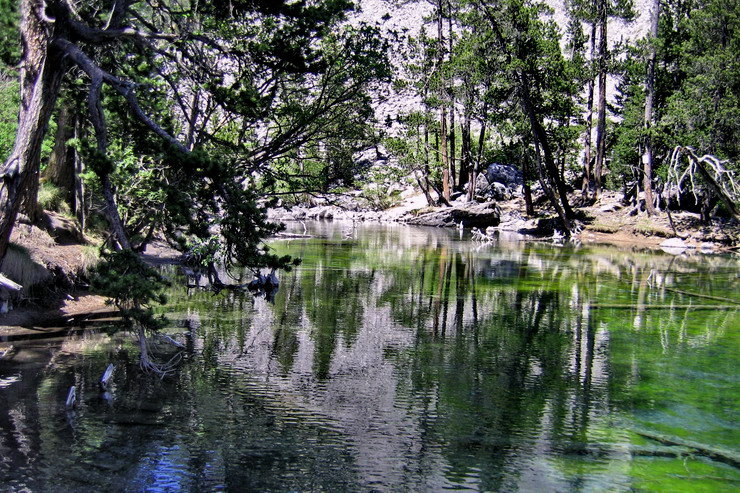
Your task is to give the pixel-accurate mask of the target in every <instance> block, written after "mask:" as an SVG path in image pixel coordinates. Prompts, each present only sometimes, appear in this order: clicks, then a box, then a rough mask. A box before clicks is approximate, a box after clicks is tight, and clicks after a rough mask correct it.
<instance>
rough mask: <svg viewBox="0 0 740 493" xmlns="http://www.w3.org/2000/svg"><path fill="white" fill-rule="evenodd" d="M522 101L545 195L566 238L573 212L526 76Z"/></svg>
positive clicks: (569, 231) (522, 76) (523, 75)
mask: <svg viewBox="0 0 740 493" xmlns="http://www.w3.org/2000/svg"><path fill="white" fill-rule="evenodd" d="M521 100H522V105H523V106H524V108H523V109H524V113H525V115H526V116H527V119H528V120H529V124H530V126H531V127H532V137H533V140H534V146H535V151H536V154H535V162H536V163H537V171H538V175H539V180H540V184H541V185H542V191H543V192H545V195H547V198H548V199H549V200H550V203H551V204H552V206H553V208H554V209H555V211H556V212H557V214H558V216H559V217H560V221H561V222H562V223H563V228H564V229H565V234H566V236H570V235H571V234H572V233H573V225H572V223H571V217H573V211H572V209H571V208H570V205H569V204H568V198H567V196H566V195H565V187H564V184H562V183H560V179H559V175H558V169H557V166H555V162H554V160H553V157H552V152H551V150H550V144H549V142H548V140H547V134H546V132H545V129H544V127H543V126H542V124H541V123H540V121H539V119H538V117H537V114H536V112H535V109H534V107H533V106H532V100H531V95H530V93H529V78H528V77H527V75H526V74H522V75H521ZM543 161H544V163H543Z"/></svg>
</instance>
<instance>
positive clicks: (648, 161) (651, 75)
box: [642, 0, 660, 216]
mask: <svg viewBox="0 0 740 493" xmlns="http://www.w3.org/2000/svg"><path fill="white" fill-rule="evenodd" d="M659 20H660V0H654V1H653V12H652V18H651V25H650V53H649V55H648V64H647V79H646V81H645V152H644V153H643V155H642V170H643V176H642V179H643V182H642V183H643V189H644V190H645V210H646V211H647V213H648V215H649V216H652V215H655V213H656V211H655V204H654V199H653V139H652V136H651V135H650V132H651V128H652V125H653V103H654V101H655V42H656V40H657V39H658V21H659Z"/></svg>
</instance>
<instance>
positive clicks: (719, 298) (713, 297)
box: [665, 287, 740, 305]
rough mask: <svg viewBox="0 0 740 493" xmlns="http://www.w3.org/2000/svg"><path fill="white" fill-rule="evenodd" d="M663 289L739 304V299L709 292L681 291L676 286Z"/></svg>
mask: <svg viewBox="0 0 740 493" xmlns="http://www.w3.org/2000/svg"><path fill="white" fill-rule="evenodd" d="M665 289H666V291H671V292H674V293H678V294H685V295H686V296H696V297H697V298H706V299H708V300H716V301H724V302H726V303H735V304H738V305H740V301H738V300H733V299H732V298H722V297H721V296H712V295H709V294H701V293H691V292H689V291H682V290H680V289H676V288H668V287H667V288H665Z"/></svg>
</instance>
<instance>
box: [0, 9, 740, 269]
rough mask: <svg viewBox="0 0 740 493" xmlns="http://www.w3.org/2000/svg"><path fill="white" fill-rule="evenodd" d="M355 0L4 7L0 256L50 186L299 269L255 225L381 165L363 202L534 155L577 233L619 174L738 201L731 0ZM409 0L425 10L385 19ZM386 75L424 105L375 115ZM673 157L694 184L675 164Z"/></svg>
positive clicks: (173, 236)
mask: <svg viewBox="0 0 740 493" xmlns="http://www.w3.org/2000/svg"><path fill="white" fill-rule="evenodd" d="M358 4H359V5H355V4H354V3H353V2H350V1H348V0H311V1H309V0H300V1H262V0H248V1H229V2H218V1H217V2H190V1H179V0H175V1H167V2H134V1H93V0H89V1H87V0H86V1H82V2H70V1H67V0H48V1H39V0H36V1H29V0H24V1H21V2H20V3H15V2H2V3H0V9H1V10H2V19H3V21H2V24H1V25H0V31H1V36H0V63H1V64H2V67H1V69H0V98H1V100H2V102H3V104H2V111H3V112H4V113H3V115H2V120H1V121H0V153H2V156H3V158H4V164H3V167H2V170H1V171H0V173H1V174H2V177H3V180H2V184H1V186H0V214H1V215H0V257H2V256H4V254H5V251H6V249H7V246H8V242H9V238H10V234H11V231H12V228H13V226H14V224H15V222H16V219H17V217H18V214H19V213H20V212H22V213H23V214H24V216H26V217H28V218H29V220H30V221H31V222H33V221H36V220H38V218H39V217H40V215H41V210H42V208H43V207H45V206H46V205H47V204H46V203H44V204H41V205H40V204H39V192H40V191H41V192H43V194H42V195H44V197H47V196H48V193H46V192H47V191H48V189H53V190H54V191H55V193H56V194H57V195H56V196H57V197H58V200H57V202H61V203H64V204H67V205H66V206H67V207H68V209H69V210H70V212H71V213H72V214H74V215H75V216H76V218H77V221H78V222H79V224H80V226H81V227H82V228H93V229H94V228H97V229H98V230H100V231H101V232H102V233H103V234H104V236H105V237H106V238H108V244H109V245H110V246H111V247H113V248H114V249H123V250H127V249H133V250H141V249H142V248H143V247H144V246H145V245H146V244H147V242H149V241H150V240H151V238H152V237H153V236H154V235H155V234H156V233H158V232H164V233H165V235H166V236H167V237H168V239H169V240H171V241H173V242H177V243H179V245H180V247H181V248H182V249H187V248H190V249H191V250H192V249H193V248H194V247H198V246H199V247H200V248H201V249H202V248H203V245H212V248H214V249H216V250H218V252H219V254H220V255H221V256H222V258H223V260H224V261H225V262H226V263H228V264H230V263H235V264H240V265H244V266H247V267H254V268H257V267H260V266H269V267H274V268H280V267H288V266H289V263H290V259H285V258H282V259H281V258H277V257H274V256H272V255H270V253H269V249H266V247H265V246H264V244H263V243H262V240H263V239H264V238H265V237H267V236H269V235H271V234H273V233H275V232H276V231H278V229H279V228H280V226H279V225H276V224H271V223H269V222H268V221H267V220H266V215H265V208H266V207H268V206H269V205H271V204H273V203H275V201H276V200H278V199H281V200H283V202H285V203H288V204H290V203H295V202H298V201H302V200H304V201H305V200H310V198H311V197H312V196H314V195H317V194H318V195H326V194H330V193H341V192H343V191H347V190H353V189H355V188H361V187H362V185H363V183H368V182H372V181H376V182H378V184H379V185H380V186H376V187H374V188H373V189H372V190H374V192H373V193H374V194H376V196H375V197H374V198H373V199H372V200H369V201H370V202H373V203H375V204H381V205H382V204H386V205H387V204H389V203H391V202H392V200H390V198H389V197H383V196H382V195H383V194H384V193H390V192H389V191H390V190H391V189H393V186H392V185H393V184H394V183H397V182H399V181H401V182H403V183H408V182H409V181H411V182H413V184H414V185H415V186H416V187H417V188H418V189H419V190H420V191H421V192H423V193H424V195H425V196H426V199H427V202H428V203H429V205H440V204H441V205H444V204H450V202H451V200H452V199H453V198H454V197H459V196H461V195H462V196H465V197H466V198H467V200H470V201H472V200H475V196H474V195H475V183H476V182H477V179H478V176H479V175H480V173H482V172H483V171H484V168H485V167H486V166H487V165H488V164H489V163H490V162H494V161H498V162H505V163H510V164H512V165H514V166H515V167H517V168H519V170H520V171H521V172H522V173H523V175H524V177H525V184H524V193H525V196H526V197H525V198H526V199H527V204H528V206H527V213H529V214H532V213H533V212H534V211H533V206H532V197H531V195H532V194H533V193H539V194H541V196H542V197H544V199H545V200H546V202H547V203H548V204H549V206H550V207H551V208H552V209H551V210H552V211H554V213H555V214H556V215H557V217H558V218H559V221H560V224H561V227H562V229H563V231H564V232H565V233H566V234H570V233H571V232H573V231H574V230H576V229H577V221H578V214H577V211H576V210H575V208H574V201H575V202H576V203H578V204H581V203H592V202H593V201H595V200H598V198H599V194H600V193H601V192H602V190H604V189H619V190H622V191H624V192H625V194H626V195H630V194H631V195H632V196H633V197H634V200H635V201H636V202H638V207H639V208H640V209H641V210H644V211H645V212H647V213H648V214H655V213H656V208H658V209H660V208H661V207H666V206H668V205H670V204H667V203H661V202H665V201H666V200H667V199H666V198H665V197H666V196H667V195H665V194H664V193H663V192H664V191H665V189H666V187H668V186H673V187H678V188H679V189H681V188H682V187H685V188H691V187H693V188H694V189H700V190H699V191H700V192H701V193H699V194H697V193H696V190H694V192H695V193H694V197H695V202H696V204H695V206H696V207H702V212H703V216H704V218H705V219H707V220H709V218H710V216H711V214H712V211H713V210H714V211H716V210H717V209H713V208H714V207H715V204H716V203H718V202H719V203H723V204H725V205H724V206H721V207H724V210H725V213H726V212H727V210H729V212H730V214H734V213H736V209H735V208H733V206H732V204H733V203H734V202H735V201H736V200H737V190H736V189H734V188H733V186H734V181H732V180H733V179H734V176H735V173H736V172H737V163H738V153H739V152H740V149H739V148H738V143H737V138H736V136H737V135H738V130H739V129H738V126H739V125H740V123H738V122H740V110H739V109H738V108H739V107H740V106H739V104H738V103H739V101H738V98H739V97H740V96H739V95H740V67H739V66H738V64H739V63H740V62H739V60H740V56H738V55H739V54H740V53H739V51H740V47H739V41H738V34H737V30H738V19H739V15H738V6H737V3H736V2H731V1H729V0H691V1H680V2H679V1H674V0H666V1H663V2H660V1H657V0H655V1H645V2H642V4H641V5H642V6H645V5H647V6H649V10H650V14H649V17H650V27H649V29H647V30H646V31H645V33H644V36H643V37H642V38H641V39H638V40H634V41H630V42H617V39H616V34H612V30H613V29H614V26H616V25H620V24H622V25H623V24H629V23H631V22H635V19H636V18H637V14H638V12H636V8H635V5H634V4H633V3H632V2H631V1H629V0H598V1H594V2H584V1H581V0H569V1H567V2H565V14H566V16H565V17H566V18H567V25H558V24H556V23H555V21H554V16H553V7H554V6H550V5H548V3H547V2H537V1H532V0H496V1H485V2H484V1H479V0H417V1H408V0H405V1H400V0H399V1H388V2H386V3H385V4H384V5H385V6H386V7H387V12H386V11H384V12H383V13H382V15H381V13H380V12H377V14H378V15H377V16H376V17H377V19H375V21H376V22H375V23H373V22H371V23H362V22H359V21H358V20H357V19H358V18H357V16H356V15H355V12H356V11H357V9H358V8H361V7H362V2H358ZM398 8H410V9H414V8H422V9H423V10H424V11H425V12H427V14H428V15H426V16H425V17H424V18H423V20H421V25H420V26H416V27H418V28H419V29H416V30H411V31H408V30H400V31H388V30H383V29H381V25H382V23H383V22H384V21H386V20H388V19H389V18H390V17H392V15H393V12H396V11H397V9H398ZM559 8H560V7H559ZM365 17H366V18H367V15H366V16H365ZM608 81H612V82H615V83H616V96H614V97H612V96H609V97H607V86H608V85H609V83H611V82H608ZM389 93H392V94H394V95H395V96H396V97H398V98H401V99H404V98H405V99H406V100H407V101H411V102H413V104H410V105H405V106H404V108H403V109H402V110H400V111H398V112H396V113H395V114H393V116H392V117H389V118H390V120H388V121H384V122H379V121H376V118H375V114H376V110H377V109H378V104H379V103H382V101H381V100H382V97H381V95H384V94H385V95H387V94H389ZM409 108H410V109H409ZM16 110H17V111H16ZM391 120H392V121H391ZM390 128H392V129H393V130H389V129H390ZM679 148H680V149H687V151H684V152H681V153H679V154H678V155H677V154H676V150H677V149H679ZM368 151H371V152H369V153H368ZM373 155H375V156H376V157H383V158H386V157H389V158H390V159H391V160H392V162H393V163H395V165H394V166H379V167H378V166H372V161H373V158H372V157H371V158H370V159H369V160H368V157H367V156H373ZM676 156H678V157H679V158H680V157H681V156H683V161H682V159H673V158H675V157H676ZM691 156H693V157H691ZM703 157H706V159H705V160H704V161H701V159H702V158H703ZM710 158H711V159H710ZM687 159H688V161H687ZM368 161H369V162H370V164H368ZM382 162H383V163H384V162H385V161H384V160H383V161H382ZM682 162H684V163H690V164H691V166H694V168H691V169H695V171H696V173H697V175H696V176H692V180H691V182H690V183H688V182H676V183H674V182H672V181H671V180H672V178H671V177H672V176H673V177H676V176H678V177H681V176H686V175H681V172H682V171H680V170H676V169H673V170H672V168H671V167H672V166H673V167H674V168H675V167H676V166H681V163H682ZM697 163H698V164H697ZM709 164H711V166H709ZM702 170H704V171H707V172H709V175H707V173H705V172H704V171H702ZM713 170H714V174H712V173H711V172H712V171H713ZM710 175H711V176H710ZM682 179H683V178H682ZM722 180H729V181H730V185H729V186H728V185H727V184H726V183H725V184H723V183H719V181H722ZM674 181H675V180H674ZM533 190H535V191H534V192H533ZM702 193H703V194H704V195H706V196H713V197H714V200H713V201H711V200H709V199H707V200H706V201H705V202H706V203H699V202H701V200H703V199H701V200H700V196H701V194H702ZM378 194H379V195H380V196H378ZM723 194H724V196H723ZM638 198H639V199H638ZM718 198H719V199H721V200H718ZM44 200H46V199H44ZM214 238H217V241H216V242H215V243H213V242H214Z"/></svg>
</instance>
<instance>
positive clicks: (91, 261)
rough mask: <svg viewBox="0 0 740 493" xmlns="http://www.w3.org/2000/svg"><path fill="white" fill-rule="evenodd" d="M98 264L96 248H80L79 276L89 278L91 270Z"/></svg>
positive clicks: (88, 246)
mask: <svg viewBox="0 0 740 493" xmlns="http://www.w3.org/2000/svg"><path fill="white" fill-rule="evenodd" d="M98 263H100V249H99V248H98V247H97V246H93V245H86V246H83V247H82V261H81V262H80V272H79V273H80V274H82V275H84V276H86V277H87V276H89V274H90V272H91V271H92V269H93V268H94V267H95V266H96V265H98Z"/></svg>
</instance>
